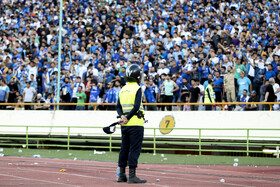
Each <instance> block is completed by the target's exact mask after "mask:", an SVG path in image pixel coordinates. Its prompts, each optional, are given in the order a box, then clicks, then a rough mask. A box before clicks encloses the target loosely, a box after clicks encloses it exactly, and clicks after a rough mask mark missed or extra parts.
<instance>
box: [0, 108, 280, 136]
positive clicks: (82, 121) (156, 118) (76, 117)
mask: <svg viewBox="0 0 280 187" xmlns="http://www.w3.org/2000/svg"><path fill="white" fill-rule="evenodd" d="M279 114H280V113H279V112H277V111H276V112H275V111H267V112H264V111H256V112H228V111H224V112H223V111H211V112H206V111H201V112H190V111H185V112H183V111H181V112H180V111H176V112H161V111H154V112H150V111H146V116H145V117H146V119H147V120H148V123H146V124H145V127H146V128H158V127H159V124H160V122H161V120H162V119H163V118H164V117H165V116H167V115H171V116H173V118H174V120H175V128H174V129H173V130H172V131H171V132H170V133H168V134H167V135H163V134H162V133H161V132H160V131H159V130H156V134H157V136H160V137H169V136H174V135H175V136H176V135H182V136H183V137H187V136H185V135H196V136H198V130H187V131H186V130H176V128H226V129H232V128H256V129H262V128H266V129H280V120H279V119H280V118H279V116H280V115H279ZM116 116H117V113H116V112H114V111H113V112H111V111H1V112H0V119H1V123H0V131H1V134H3V133H2V132H3V131H5V132H15V131H17V132H19V133H20V132H25V128H20V127H14V126H16V125H28V126H40V127H36V128H30V129H29V132H33V133H36V134H39V133H40V134H46V133H51V134H55V133H58V134H64V133H67V128H52V126H88V127H103V126H107V125H109V124H111V123H113V122H115V121H116V120H117V119H116ZM3 125H5V127H3ZM6 125H8V127H7V126H6ZM44 126H50V127H47V128H45V127H44ZM279 132H280V131H276V130H271V131H260V130H259V131H251V132H250V135H251V136H252V135H253V136H275V137H277V136H278V137H280V133H279ZM71 133H73V134H80V135H95V134H98V133H103V131H102V129H101V128H95V129H88V128H75V129H71ZM90 133H92V134H90ZM246 133H247V132H246V131H241V130H227V131H217V130H207V131H202V136H206V135H207V136H213V137H211V138H215V135H219V136H229V135H230V136H244V138H242V137H237V138H236V139H240V138H241V139H245V137H246V135H247V134H246ZM119 134H120V130H119V129H118V130H117V132H116V133H115V134H114V135H116V136H118V135H119ZM152 134H153V130H149V129H146V130H145V135H147V136H149V135H152ZM175 136H174V137H175ZM255 139H256V138H255ZM262 139H263V138H262ZM274 139H280V138H274Z"/></svg>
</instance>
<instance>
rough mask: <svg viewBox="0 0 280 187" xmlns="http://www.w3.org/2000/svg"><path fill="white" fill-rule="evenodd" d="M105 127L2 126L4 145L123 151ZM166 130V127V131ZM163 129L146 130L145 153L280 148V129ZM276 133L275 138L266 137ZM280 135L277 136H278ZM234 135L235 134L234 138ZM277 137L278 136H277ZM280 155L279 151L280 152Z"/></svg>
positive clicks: (248, 151) (1, 142) (116, 137)
mask: <svg viewBox="0 0 280 187" xmlns="http://www.w3.org/2000/svg"><path fill="white" fill-rule="evenodd" d="M101 128H102V127H89V126H11V125H1V126H0V146H2V147H21V148H22V147H23V148H26V149H29V148H43V147H44V148H64V149H68V150H69V149H102V150H106V151H109V152H111V151H113V150H114V151H116V150H119V149H120V143H121V139H120V136H121V135H120V134H117V132H119V131H116V133H115V134H112V135H106V134H104V133H101V131H100V129H101ZM164 129H166V128H164ZM159 130H160V128H145V136H144V141H143V147H142V150H144V151H149V152H152V153H154V154H156V153H159V152H171V153H172V152H173V153H178V152H180V153H184V154H198V155H202V154H205V153H208V154H209V153H211V154H212V153H219V154H223V155H226V154H228V153H239V154H243V155H244V156H251V154H263V153H264V151H263V150H264V149H276V150H277V146H278V147H279V146H280V133H279V132H280V129H246V128H231V129H228V128H227V129H226V128H224V129H223V128H173V129H172V130H173V131H175V132H176V131H177V132H180V133H175V135H174V134H172V135H170V134H167V135H162V134H160V132H159ZM270 132H274V133H272V134H274V136H273V135H269V136H267V135H265V134H270ZM275 132H276V133H275ZM232 134H234V135H232ZM275 134H278V135H276V136H275ZM276 154H278V156H279V149H278V151H277V153H276Z"/></svg>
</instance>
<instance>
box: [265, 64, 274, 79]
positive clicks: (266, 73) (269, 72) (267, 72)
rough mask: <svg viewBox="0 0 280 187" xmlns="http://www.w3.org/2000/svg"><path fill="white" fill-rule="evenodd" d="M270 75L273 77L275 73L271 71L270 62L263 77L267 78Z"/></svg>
mask: <svg viewBox="0 0 280 187" xmlns="http://www.w3.org/2000/svg"><path fill="white" fill-rule="evenodd" d="M271 77H272V78H274V79H275V77H276V73H275V72H274V71H273V67H272V64H268V65H267V71H266V72H265V79H266V80H269V79H270V78H271Z"/></svg>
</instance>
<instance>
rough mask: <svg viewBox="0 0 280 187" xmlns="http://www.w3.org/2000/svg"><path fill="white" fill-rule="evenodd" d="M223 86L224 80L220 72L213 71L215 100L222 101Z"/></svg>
mask: <svg viewBox="0 0 280 187" xmlns="http://www.w3.org/2000/svg"><path fill="white" fill-rule="evenodd" d="M223 87H224V80H223V79H222V78H221V77H220V72H219V71H215V78H214V86H213V88H214V92H215V96H216V98H215V101H216V102H222V97H223Z"/></svg>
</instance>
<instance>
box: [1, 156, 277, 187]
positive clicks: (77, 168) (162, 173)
mask: <svg viewBox="0 0 280 187" xmlns="http://www.w3.org/2000/svg"><path fill="white" fill-rule="evenodd" d="M116 166H117V164H116V163H110V162H94V161H78V160H75V161H74V160H58V159H42V158H21V157H20V158H19V157H1V159H0V186H34V187H38V186H39V187H41V186H48V187H53V186H54V187H55V186H69V187H70V186H94V187H95V186H96V187H99V186H102V187H103V186H128V184H126V183H117V182H116ZM61 169H66V172H60V170H61ZM137 175H138V176H139V177H140V178H144V179H147V180H148V182H147V183H146V184H142V185H145V186H159V187H167V186H172V187H173V186H175V187H176V186H192V187H195V186H203V187H206V186H207V187H208V186H269V187H273V186H280V167H279V166H258V167H256V166H237V167H234V166H207V165H199V166H198V165H169V164H140V165H139V168H138V170H137ZM157 179H159V181H158V180H157ZM221 179H223V180H224V182H223V180H222V182H221ZM135 185H136V186H137V185H140V184H135Z"/></svg>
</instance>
